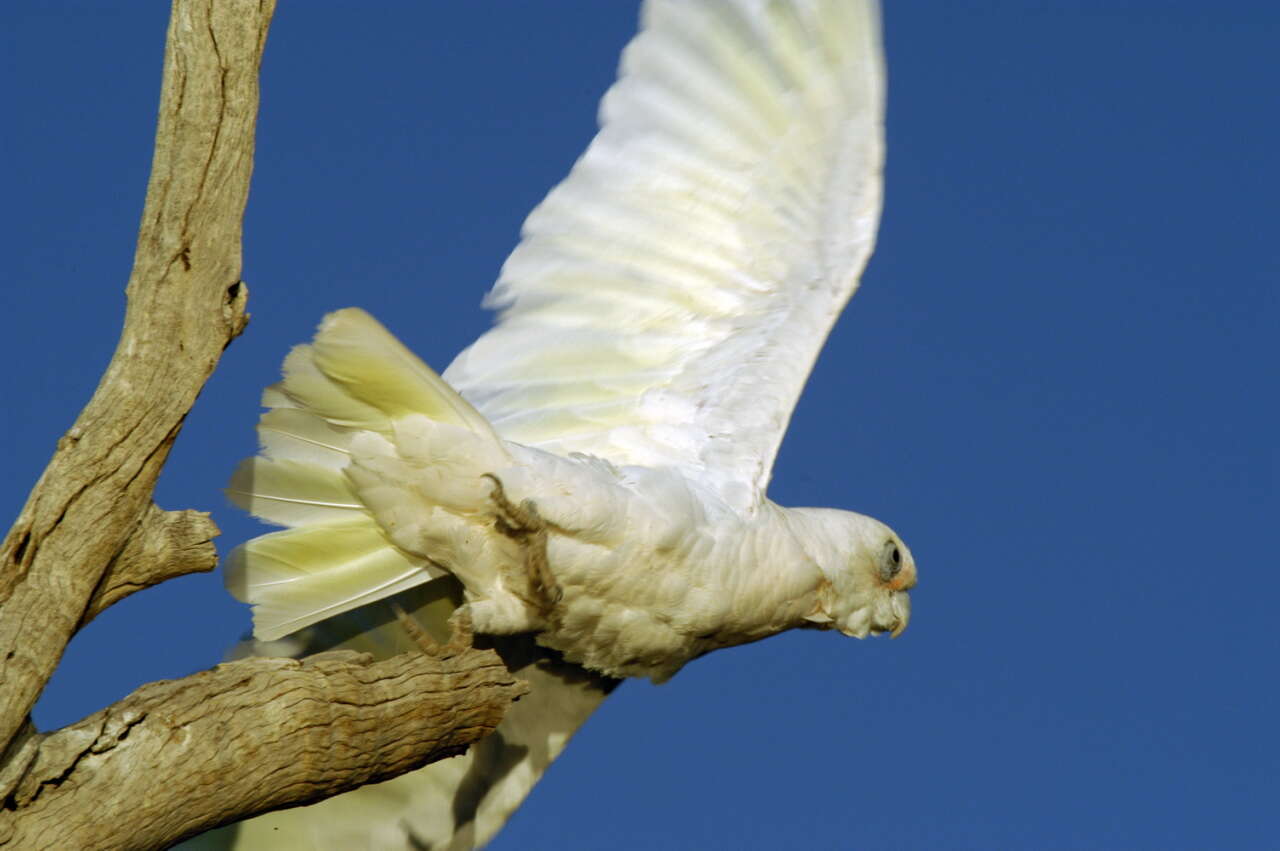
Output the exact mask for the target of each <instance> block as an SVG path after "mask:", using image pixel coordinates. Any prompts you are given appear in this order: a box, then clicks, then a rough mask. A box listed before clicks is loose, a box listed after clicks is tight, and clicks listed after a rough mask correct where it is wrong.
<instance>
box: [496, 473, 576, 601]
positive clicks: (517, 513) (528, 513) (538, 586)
mask: <svg viewBox="0 0 1280 851" xmlns="http://www.w3.org/2000/svg"><path fill="white" fill-rule="evenodd" d="M483 475H484V477H485V478H486V479H490V480H492V481H493V490H492V491H491V492H490V494H489V498H490V499H491V500H492V501H493V505H494V508H495V509H496V510H495V512H494V527H495V528H496V529H497V530H498V531H499V532H501V533H502V534H504V535H506V536H507V537H509V538H511V539H512V540H514V541H516V542H518V543H519V544H521V545H522V547H523V548H524V567H525V575H526V576H527V577H528V580H529V590H530V592H531V594H532V596H533V602H534V604H535V605H536V606H537V608H538V609H540V610H541V611H542V613H543V614H544V615H546V614H549V613H550V612H551V610H552V609H553V608H554V607H555V606H556V604H557V603H559V602H560V600H561V599H563V598H564V591H563V590H562V589H561V588H560V583H559V582H557V581H556V578H555V576H554V575H553V574H552V572H551V565H550V564H549V562H548V560H547V523H546V521H545V520H543V519H542V515H541V514H539V513H538V507H537V505H536V504H535V503H534V501H533V500H532V499H526V500H523V501H522V502H521V503H520V504H519V505H516V504H515V503H513V502H511V500H509V499H508V498H507V493H506V489H505V488H504V487H503V485H502V480H501V479H499V478H498V477H497V476H495V475H494V474H493V473H484V474H483Z"/></svg>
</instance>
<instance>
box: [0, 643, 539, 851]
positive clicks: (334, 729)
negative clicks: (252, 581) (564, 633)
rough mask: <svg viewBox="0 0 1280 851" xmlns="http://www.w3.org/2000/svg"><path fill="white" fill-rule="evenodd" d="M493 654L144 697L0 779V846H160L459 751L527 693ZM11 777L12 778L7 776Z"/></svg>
mask: <svg viewBox="0 0 1280 851" xmlns="http://www.w3.org/2000/svg"><path fill="white" fill-rule="evenodd" d="M524 690H525V689H524V686H523V685H521V684H519V683H517V681H516V680H515V678H514V677H513V676H512V675H511V674H510V672H508V671H507V668H506V666H505V665H503V664H502V661H501V660H500V659H498V657H497V656H496V655H495V654H493V653H487V652H486V653H482V652H480V651H476V650H472V649H470V648H468V647H462V646H450V647H446V648H444V649H443V650H442V651H440V652H438V653H435V654H427V653H415V654H401V655H399V656H394V657H392V658H390V659H387V660H384V661H381V662H376V663H374V662H373V661H372V658H371V657H369V656H367V655H363V654H358V653H353V652H351V651H335V652H333V653H324V654H320V655H318V656H313V657H310V658H308V659H304V660H302V661H301V662H298V661H295V660H292V659H245V660H241V661H238V662H230V663H227V664H224V665H219V666H218V667H216V668H214V669H213V670H211V671H204V672H202V673H199V674H195V675H193V676H190V677H186V678H185V679H182V680H173V681H161V682H156V683H150V684H148V685H145V686H143V687H141V688H139V689H138V690H137V691H136V692H134V693H133V694H131V695H130V696H129V697H127V698H125V699H124V700H122V701H120V702H119V703H116V704H114V705H113V706H111V707H109V708H107V709H104V710H102V711H101V712H97V713H95V714H93V715H91V716H89V717H88V718H85V719H84V720H83V721H80V722H78V723H76V724H73V725H71V726H69V727H65V728H63V729H62V730H59V731H58V732H56V733H53V734H51V735H49V736H43V737H42V736H40V735H39V734H35V735H31V736H29V738H28V742H29V744H27V745H26V747H20V748H19V749H18V750H19V753H18V754H17V756H18V757H19V758H18V759H15V760H13V761H12V762H11V765H13V766H17V765H19V764H22V767H21V769H20V770H15V771H0V794H4V795H5V796H6V797H7V798H8V800H9V801H10V808H9V809H8V810H7V811H0V848H15V849H17V848H22V849H28V848H58V849H62V848H77V849H98V848H101V849H109V848H110V849H114V848H165V847H168V846H169V845H171V844H173V843H175V842H178V841H180V840H182V839H185V838H188V837H190V836H194V835H196V834H198V833H202V832H204V831H206V830H209V829H210V828H213V827H216V826H218V825H220V824H225V823H227V822H228V821H231V820H239V819H242V818H247V817H249V816H252V815H257V814H259V813H263V812H266V811H268V810H273V809H277V808H279V807H282V806H290V805H297V804H305V803H310V802H312V801H316V800H319V799H321V798H327V797H329V796H330V795H336V794H338V793H340V792H346V791H349V790H351V789H354V788H356V787H357V786H361V785H363V784H365V783H373V782H377V781H380V780H387V779H390V778H392V777H396V776H398V775H400V774H403V773H404V772H406V771H411V770H413V769H415V768H420V767H421V766H423V765H425V764H427V763H428V762H433V761H435V760H437V759H442V758H444V757H447V756H454V755H456V754H459V753H462V752H463V750H465V748H466V746H467V745H469V744H471V743H472V742H474V741H476V740H478V739H479V738H481V737H482V736H484V735H486V734H488V733H489V732H491V731H492V730H493V728H494V727H496V726H497V724H498V722H499V721H500V720H502V715H503V713H504V711H505V709H506V707H507V705H509V704H510V702H511V701H512V700H514V699H515V698H516V697H517V696H519V695H520V694H521V693H523V692H524ZM15 775H16V776H15Z"/></svg>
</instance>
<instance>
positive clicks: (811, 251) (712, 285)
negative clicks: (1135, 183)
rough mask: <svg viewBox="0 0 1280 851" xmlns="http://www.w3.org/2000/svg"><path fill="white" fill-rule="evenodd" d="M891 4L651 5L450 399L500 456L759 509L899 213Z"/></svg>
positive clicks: (494, 295) (764, 0)
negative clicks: (626, 468) (891, 175)
mask: <svg viewBox="0 0 1280 851" xmlns="http://www.w3.org/2000/svg"><path fill="white" fill-rule="evenodd" d="M883 91H884V71H883V60H882V56H881V48H880V35H879V15H878V9H877V8H876V5H875V4H874V3H873V2H862V0H809V2H804V1H803V0H800V2H796V0H792V2H786V3H783V2H775V0H755V2H741V3H734V4H730V3H693V2H683V0H654V2H649V3H647V4H646V5H645V7H644V12H643V14H642V30H641V33H640V34H639V35H638V36H637V37H636V38H635V39H634V40H633V41H632V42H631V44H630V45H628V47H627V49H626V50H625V52H624V53H623V58H622V63H621V69H620V73H619V79H618V81H617V82H616V83H615V84H614V86H613V87H612V88H611V89H610V90H609V92H608V93H607V94H606V95H605V98H604V100H603V102H602V104H601V109H600V125H601V130H600V132H599V133H598V135H597V136H596V137H595V139H594V140H593V141H592V142H591V144H590V146H589V147H588V149H587V151H586V153H585V154H584V155H583V156H582V157H581V158H580V159H579V160H578V162H577V163H576V164H575V165H574V167H573V169H572V171H571V172H570V174H569V176H568V178H567V179H566V180H565V181H564V182H562V183H561V184H560V185H558V186H557V187H556V188H555V189H553V190H552V191H551V193H550V194H549V195H548V196H547V198H546V199H545V200H544V201H543V202H542V203H541V204H540V205H539V206H538V207H537V208H536V209H535V210H534V211H533V212H532V213H531V214H530V216H529V217H528V219H527V220H526V222H525V225H524V230H523V235H522V241H521V243H520V245H519V246H518V247H517V248H516V249H515V251H514V252H513V253H512V255H511V256H510V258H509V259H508V260H507V262H506V264H505V265H504V266H503V269H502V272H501V275H500V277H499V279H498V282H497V284H496V285H495V287H494V289H493V291H492V292H491V293H490V295H489V297H488V299H487V305H488V306H490V307H493V308H496V309H498V310H499V311H500V312H501V313H500V321H499V322H498V324H497V325H496V326H495V327H494V328H492V329H491V330H490V331H488V332H487V333H485V334H484V335H482V336H481V337H480V338H479V339H478V340H477V341H476V342H475V343H474V344H472V345H471V346H470V347H469V348H468V349H467V350H465V351H464V352H463V353H462V354H460V355H459V356H458V358H457V359H456V360H455V361H454V363H453V364H452V365H451V366H450V367H449V369H448V370H447V371H446V372H445V378H446V379H447V380H448V381H449V382H450V383H451V384H453V386H455V387H456V388H458V389H459V390H460V391H461V392H462V393H463V395H464V396H466V397H467V398H468V400H469V401H471V402H472V403H473V404H475V405H476V407H477V408H478V409H479V410H480V411H481V412H482V413H483V414H484V415H485V416H486V417H487V418H488V419H489V420H490V421H491V422H492V423H493V425H494V427H495V429H496V430H497V431H498V433H500V434H501V435H502V436H503V437H505V438H507V439H509V440H514V441H517V442H520V443H525V444H528V445H533V446H538V447H540V448H544V449H548V450H551V451H555V452H561V453H569V452H584V453H588V454H594V455H601V456H605V457H608V458H609V459H610V460H611V461H613V462H615V463H620V464H641V465H647V466H663V465H678V466H680V467H682V468H685V470H686V472H687V473H688V474H690V475H692V476H694V477H695V478H699V479H702V480H704V481H706V482H708V484H710V485H711V486H712V487H714V488H715V489H716V490H717V491H718V492H719V493H720V494H721V496H722V497H724V498H725V499H727V500H729V501H730V502H731V503H732V504H734V505H737V506H739V507H740V508H743V509H748V510H749V509H750V508H751V507H752V506H754V505H756V504H757V503H758V502H759V500H760V499H761V498H762V497H763V494H764V490H765V487H766V485H767V484H768V480H769V475H770V470H771V467H772V464H773V459H774V456H775V454H776V452H777V449H778V445H779V443H780V442H781V440H782V435H783V433H784V431H785V429H786V426H787V423H788V421H789V419H790V416H791V411H792V409H793V407H794V405H795V402H796V400H797V398H798V397H799V394H800V391H801V389H802V387H803V385H804V381H805V379H806V378H807V376H808V374H809V371H810V369H811V368H812V365H813V362H814V360H815V358H816V357H817V353H818V351H819V349H820V348H821V346H822V343H823V341H824V340H825V339H826V336H827V334H828V332H829V331H830V328H831V325H832V324H833V322H834V321H835V318H836V316H838V314H839V312H840V310H841V309H842V308H843V306H844V304H845V303H846V302H847V300H848V299H849V297H850V296H851V295H852V294H853V291H854V290H855V289H856V287H857V284H858V277H859V275H860V274H861V272H862V268H863V267H864V265H865V264H866V261H867V258H868V257H869V255H870V253H871V250H872V247H873V243H874V239H875V229H876V225H877V223H878V219H879V213H880V203H881V201H880V199H881V165H882V161H883V111H884V109H883V100H884V94H883Z"/></svg>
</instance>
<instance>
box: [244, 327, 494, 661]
mask: <svg viewBox="0 0 1280 851" xmlns="http://www.w3.org/2000/svg"><path fill="white" fill-rule="evenodd" d="M284 374H285V377H284V381H282V382H281V383H279V384H276V385H274V386H272V387H269V388H267V390H266V391H265V392H264V393H263V404H264V405H266V406H267V407H269V408H270V410H269V411H267V413H266V414H264V415H263V417H262V419H261V421H260V422H259V424H258V433H259V437H260V441H261V445H262V455H260V456H259V457H257V458H251V459H249V460H247V461H245V462H244V463H242V464H241V465H240V467H239V468H238V469H237V470H236V473H235V475H234V476H233V477H232V479H231V482H230V484H229V486H228V489H227V493H228V495H229V496H230V498H231V499H232V501H234V502H235V503H236V504H238V505H240V506H241V507H243V508H245V509H247V510H248V511H249V512H251V513H252V514H254V515H255V516H257V517H259V518H261V519H263V520H266V521H268V522H270V523H277V524H279V525H282V526H287V527H291V528H289V529H287V530H285V531H282V532H275V533H271V534H268V535H263V536H261V537H259V538H256V539H254V540H252V541H249V542H248V543H246V544H244V545H243V546H241V547H239V548H238V549H236V550H235V551H234V552H233V553H232V554H231V555H230V556H229V557H228V559H227V565H226V583H227V587H228V589H229V590H230V591H231V593H232V594H234V595H235V596H236V597H238V598H240V599H241V600H244V601H245V602H248V603H251V604H253V605H254V634H255V635H256V636H257V637H258V638H259V639H264V640H272V639H275V638H279V637H281V636H283V635H286V634H288V633H290V632H293V631H295V630H297V629H301V628H302V627H305V626H309V625H311V624H314V623H317V622H318V621H320V620H323V619H325V618H329V617H332V616H334V615H336V614H339V613H342V612H346V611H349V610H351V609H354V608H356V607H358V606H362V605H365V604H366V603H370V602H373V601H375V600H379V599H382V598H384V597H387V596H389V595H391V594H395V593H397V592H400V591H403V590H405V589H407V588H411V587H413V586H414V585H419V584H421V583H424V582H427V581H429V580H431V579H433V578H436V577H438V576H441V575H443V574H444V573H446V572H447V571H446V570H445V569H444V568H443V567H442V565H443V564H449V563H451V560H452V559H453V558H454V556H455V555H457V554H458V553H460V552H462V551H463V550H464V549H465V548H466V547H467V546H468V545H469V542H470V538H469V537H468V535H467V530H466V529H465V528H464V525H465V524H464V522H463V521H461V520H459V519H457V518H456V517H452V516H444V512H454V513H455V514H459V513H463V512H464V510H465V509H466V508H467V507H468V506H472V507H474V506H475V505H476V504H477V502H479V501H483V500H484V499H485V497H486V496H487V493H488V490H487V485H486V480H484V479H482V478H481V477H480V475H479V472H477V471H476V470H463V469H461V467H460V466H459V463H461V461H459V460H458V459H462V460H463V461H465V460H467V459H470V460H471V461H473V462H475V463H479V464H481V465H482V466H483V465H486V464H488V465H489V466H493V465H496V464H499V463H501V462H502V460H503V459H504V458H505V451H504V450H503V449H502V444H501V442H500V440H499V439H498V437H497V436H496V435H495V434H494V432H493V429H492V427H491V426H490V425H489V424H488V423H487V422H486V421H485V419H484V418H483V417H482V416H481V415H480V414H479V413H478V412H477V411H476V410H475V409H474V408H472V407H471V405H470V404H469V403H467V402H466V401H465V400H464V399H463V398H462V397H461V396H459V395H458V394H457V393H456V392H454V391H453V390H452V389H451V388H450V387H449V386H448V385H447V384H446V383H445V382H444V381H443V380H442V379H441V378H440V377H439V376H437V375H436V374H435V373H434V372H432V371H431V369H430V368H429V367H428V366H427V365H426V364H424V363H423V362H422V361H420V360H418V358H417V357H415V356H414V355H413V354H412V353H411V352H410V351H409V350H408V349H406V348H405V347H404V346H403V345H401V344H400V342H399V341H397V340H396V339H395V338H394V337H393V336H392V335H391V334H390V333H389V332H388V331H387V330H386V329H385V328H383V327H382V326H381V325H380V324H378V322H377V321H376V320H375V319H373V317H371V316H369V315H368V314H367V313H365V312H364V311H362V310H357V309H354V308H351V309H347V310H340V311H338V312H336V313H332V314H330V315H329V316H327V317H325V319H324V321H323V322H322V323H321V325H320V329H319V331H318V332H317V334H316V338H315V340H314V341H313V342H312V343H310V344H308V345H302V346H297V347H295V348H294V349H293V351H291V352H290V353H289V356H288V357H287V358H286V359H285V364H284ZM401 444H403V446H402V445H401ZM451 459H453V460H451ZM490 462H492V463H490ZM463 466H466V465H465V464H463ZM486 469H487V467H486Z"/></svg>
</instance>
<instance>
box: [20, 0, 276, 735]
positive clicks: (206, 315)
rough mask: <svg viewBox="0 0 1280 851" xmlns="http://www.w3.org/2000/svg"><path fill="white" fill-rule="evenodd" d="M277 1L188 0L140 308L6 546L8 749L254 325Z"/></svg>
mask: <svg viewBox="0 0 1280 851" xmlns="http://www.w3.org/2000/svg"><path fill="white" fill-rule="evenodd" d="M273 5H274V4H273V0H262V1H261V2H259V0H175V2H174V4H173V11H172V16H171V18H170V22H169V31H168V42H167V45H166V49H165V58H164V81H163V84H162V89H161V96H160V115H159V126H158V129H157V132H156V150H155V157H154V159H153V161H152V171H151V181H150V183H149V185H148V187H147V200H146V205H145V207H144V210H143V215H142V225H141V229H140V232H139V234H138V248H137V253H136V254H135V256H134V266H133V272H132V275H131V276H130V279H129V285H128V287H127V290H126V293H127V296H128V309H127V312H126V316H125V323H124V329H123V331H122V333H121V336H120V342H119V344H118V345H117V347H116V352H115V355H114V356H113V357H112V360H111V363H110V365H109V366H108V367H107V371H106V373H105V374H104V375H103V378H102V381H101V383H100V384H99V385H98V389H97V390H96V391H95V393H94V395H93V398H92V399H91V400H90V401H89V404H88V405H87V406H86V407H85V408H84V410H83V411H82V412H81V414H80V416H79V418H78V419H77V420H76V423H75V425H74V426H73V427H72V428H71V430H70V431H68V432H67V434H66V435H65V436H64V437H63V438H62V440H60V441H59V442H58V448H57V450H56V451H55V453H54V455H53V458H52V460H51V461H50V462H49V466H48V467H47V468H46V469H45V472H44V474H43V475H42V476H41V477H40V480H39V481H38V482H37V483H36V486H35V488H34V489H33V490H32V492H31V495H30V496H29V497H28V499H27V503H26V505H25V506H24V507H23V509H22V511H21V513H20V514H19V515H18V519H17V522H16V523H15V524H14V526H13V529H12V530H11V531H10V532H9V534H8V536H7V537H6V538H5V541H4V543H3V545H2V546H0V679H3V682H4V688H3V689H0V747H3V745H5V744H7V743H8V742H10V741H11V740H12V738H13V736H14V735H15V733H16V732H17V731H18V730H19V729H20V727H21V726H22V724H23V723H24V722H25V719H26V718H27V714H28V713H29V712H30V710H31V707H32V705H33V704H34V703H35V701H36V698H37V697H38V696H39V694H40V691H41V690H42V689H43V688H44V684H45V683H46V682H47V681H48V679H49V676H50V674H52V673H53V669H54V668H55V667H56V665H57V663H58V660H59V659H60V658H61V656H62V650H63V648H64V647H65V646H66V643H67V641H68V640H69V639H70V638H71V636H72V634H73V633H74V632H75V631H76V629H77V628H78V627H79V626H80V625H81V624H82V623H84V622H86V621H87V620H88V619H89V617H91V616H92V614H93V611H92V610H91V607H90V600H91V598H92V597H93V596H94V593H95V591H96V590H97V589H98V588H100V587H101V586H102V578H103V575H104V573H105V572H106V570H107V568H108V565H110V564H111V563H112V561H113V560H115V559H116V558H117V556H118V555H120V554H121V553H122V551H123V550H124V549H125V547H126V543H127V541H128V539H129V537H130V535H131V534H133V532H134V530H135V529H136V528H138V527H139V525H140V524H141V523H142V522H143V520H144V516H145V515H146V514H147V513H148V512H150V511H151V492H152V489H153V487H154V485H155V481H156V478H157V476H158V475H159V473H160V469H161V467H162V466H163V465H164V462H165V459H166V458H167V457H168V454H169V449H170V447H171V446H172V445H173V441H174V438H176V437H177V434H178V431H179V429H180V428H181V426H182V421H183V418H184V417H185V416H186V415H187V412H188V411H189V410H190V409H191V405H192V404H193V403H194V402H195V398H196V395H197V394H198V393H199V392H200V388H201V387H203V386H204V382H205V380H206V379H207V378H208V377H209V374H210V373H211V372H212V371H213V368H214V366H215V365H216V364H217V362H218V357H219V356H220V355H221V353H222V350H223V349H224V348H225V347H226V346H227V344H228V343H229V342H231V340H232V339H233V338H234V337H235V336H236V335H237V334H239V333H240V331H241V330H242V329H243V328H244V325H245V322H246V320H247V317H246V314H245V310H244V308H245V298H246V292H245V287H244V285H243V284H242V283H241V282H240V236H241V220H242V218H243V215H244V207H245V201H246V199H247V197H248V191H249V175H250V172H251V170H252V163H253V131H254V122H255V120H256V117H257V108H258V65H259V62H260V60H261V57H262V49H263V46H264V42H265V39H266V32H267V24H268V23H269V21H270V19H271V12H272V8H273Z"/></svg>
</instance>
